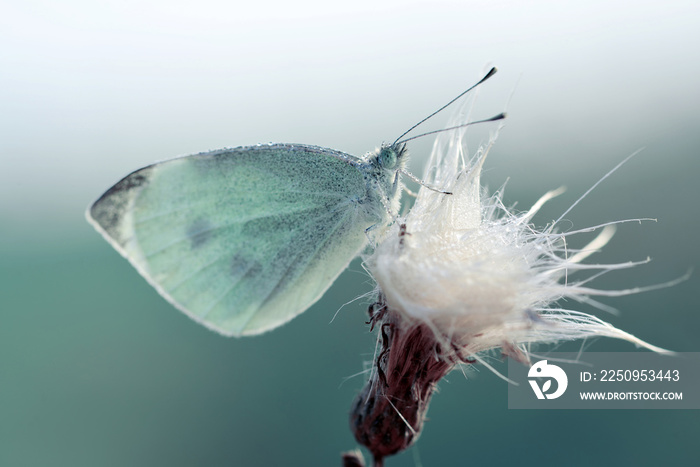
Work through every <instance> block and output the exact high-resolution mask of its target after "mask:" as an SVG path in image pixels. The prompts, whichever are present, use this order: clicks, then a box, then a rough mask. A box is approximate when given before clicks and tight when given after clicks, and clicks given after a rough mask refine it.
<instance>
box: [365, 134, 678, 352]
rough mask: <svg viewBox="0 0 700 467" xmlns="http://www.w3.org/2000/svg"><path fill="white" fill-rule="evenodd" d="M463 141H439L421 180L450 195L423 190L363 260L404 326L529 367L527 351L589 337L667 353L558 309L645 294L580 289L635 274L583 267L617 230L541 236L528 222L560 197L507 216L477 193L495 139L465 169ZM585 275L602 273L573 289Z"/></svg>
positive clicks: (494, 198) (493, 199) (445, 137)
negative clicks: (585, 238)
mask: <svg viewBox="0 0 700 467" xmlns="http://www.w3.org/2000/svg"><path fill="white" fill-rule="evenodd" d="M464 137H465V132H464V131H454V132H450V133H449V134H448V133H443V134H441V135H440V136H439V137H438V139H437V140H436V142H435V146H434V148H433V152H432V154H431V157H430V160H429V161H428V166H427V168H428V170H427V171H426V173H427V174H428V176H427V179H426V182H427V183H428V184H429V185H431V186H433V187H437V188H440V189H443V190H446V191H449V192H452V193H453V194H452V195H445V194H441V193H436V192H435V191H432V190H429V189H426V188H425V187H422V188H421V189H420V192H419V194H418V197H417V199H416V202H415V205H414V206H413V208H412V209H411V211H410V212H409V214H408V215H407V217H406V218H405V219H399V220H398V221H397V222H396V224H395V225H394V226H393V227H392V229H391V231H390V232H389V233H388V234H387V236H386V237H385V239H384V241H383V242H382V243H381V244H380V245H379V246H378V247H377V249H376V250H375V252H374V254H373V255H372V256H371V257H369V258H368V259H367V260H366V263H367V265H368V269H369V271H370V272H371V274H372V275H373V277H374V278H375V280H376V281H377V283H378V285H379V288H380V290H381V291H382V293H383V294H384V296H385V297H386V303H387V305H388V307H389V309H390V310H393V311H394V312H397V313H399V314H401V315H402V316H403V317H405V318H406V321H407V322H408V323H416V322H418V323H424V324H426V325H428V326H429V327H430V328H431V329H432V330H433V331H434V332H435V335H436V339H437V340H438V341H442V342H445V343H449V344H450V345H451V347H452V348H453V349H455V350H457V351H459V352H460V353H461V354H466V355H475V354H476V353H478V352H482V351H485V350H489V349H492V348H496V347H501V348H502V349H503V351H504V352H505V353H508V354H509V355H511V356H513V357H515V358H517V359H521V360H527V348H528V346H527V344H530V343H537V342H557V341H561V340H571V339H579V338H585V337H590V336H607V337H615V338H619V339H624V340H627V341H630V342H633V343H634V344H636V345H638V346H642V347H646V348H647V349H650V350H653V351H657V352H665V351H664V350H663V349H660V348H658V347H655V346H653V345H650V344H647V343H646V342H643V341H642V340H640V339H638V338H636V337H634V336H632V335H631V334H628V333H626V332H624V331H621V330H619V329H617V328H615V327H613V326H612V325H610V324H608V323H606V322H604V321H602V320H600V319H598V318H597V317H595V316H592V315H589V314H585V313H581V312H578V311H575V310H568V309H563V308H560V307H559V306H558V303H561V301H562V299H573V301H576V302H586V301H591V299H590V297H592V296H596V295H604V296H617V295H624V294H629V293H636V292H640V291H642V290H646V289H643V288H636V289H629V290H618V291H606V290H598V289H594V288H590V287H587V286H586V283H587V282H588V281H590V280H591V279H592V278H594V277H597V276H598V275H600V274H602V273H604V272H607V271H610V270H613V269H622V268H628V267H631V266H634V265H636V264H639V263H632V262H629V263H621V264H609V265H600V264H585V263H582V261H583V260H585V259H586V258H587V257H588V256H589V255H591V254H592V253H594V252H596V251H598V250H599V249H600V248H602V247H603V246H604V245H605V244H606V243H607V242H608V241H609V240H610V238H611V237H612V235H613V233H614V231H615V227H614V224H615V223H611V224H609V225H604V226H598V227H594V228H589V229H583V230H579V231H574V232H567V233H561V232H558V231H557V225H556V222H555V223H554V224H552V225H550V226H548V227H547V228H544V229H537V228H536V227H534V226H533V225H532V224H531V219H532V217H533V216H534V215H535V213H537V211H538V210H539V209H540V208H541V207H542V205H543V204H544V203H545V202H547V201H548V200H549V199H551V198H553V197H555V196H557V195H558V194H560V193H561V192H562V191H563V190H556V191H551V192H548V193H546V194H545V195H544V196H542V198H540V200H539V201H537V202H536V203H535V204H534V205H533V206H532V208H531V209H530V210H529V211H527V212H525V213H516V212H512V211H511V210H509V209H508V208H506V207H505V206H504V205H503V203H502V199H501V193H500V192H496V193H495V194H492V195H487V194H486V193H485V191H484V190H483V189H482V187H481V184H480V173H481V169H482V165H483V163H484V159H485V157H486V154H487V152H488V149H489V148H490V146H491V144H492V143H493V140H495V135H494V137H493V138H492V141H491V143H490V144H489V146H488V147H486V148H484V149H483V150H481V151H479V152H478V153H477V154H476V155H475V156H474V157H473V158H471V159H468V158H466V157H465V153H466V150H465V147H464V141H463V140H464ZM613 170H614V169H613ZM611 172H612V171H611ZM608 175H609V174H608ZM606 177H607V175H606ZM603 178H605V177H603ZM584 196H585V195H584ZM567 212H568V211H567ZM564 214H566V213H564ZM402 224H405V225H403V226H402ZM596 229H600V231H599V233H598V235H597V237H595V238H594V239H593V240H592V241H591V242H590V243H589V244H588V245H587V246H586V247H584V248H582V249H581V250H571V249H568V248H567V247H566V237H567V236H568V235H572V234H576V233H581V232H586V231H593V230H596ZM584 269H585V270H593V271H599V272H598V273H597V274H596V273H595V272H594V274H593V277H589V278H588V279H586V280H579V281H577V280H576V275H575V274H574V273H575V272H577V271H579V270H584ZM666 285H668V284H666Z"/></svg>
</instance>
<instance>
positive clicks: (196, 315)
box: [87, 144, 377, 336]
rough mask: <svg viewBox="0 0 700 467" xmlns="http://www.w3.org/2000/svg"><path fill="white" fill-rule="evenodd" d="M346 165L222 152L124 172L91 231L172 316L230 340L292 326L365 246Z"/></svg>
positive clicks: (94, 212)
mask: <svg viewBox="0 0 700 467" xmlns="http://www.w3.org/2000/svg"><path fill="white" fill-rule="evenodd" d="M357 162H358V160H357V159H356V158H354V157H353V156H350V155H347V154H343V153H340V152H336V151H332V150H330V149H324V148H318V147H314V146H299V145H282V144H277V145H269V146H252V147H244V148H237V149H225V150H221V151H213V152H209V153H202V154H197V155H193V156H187V157H182V158H179V159H173V160H170V161H166V162H162V163H158V164H154V165H152V166H148V167H145V168H143V169H141V170H138V171H136V172H133V173H132V174H130V175H128V176H127V177H125V178H124V179H122V180H121V181H120V182H119V183H117V184H116V185H114V186H113V187H112V188H111V189H109V190H108V191H107V192H106V193H105V194H104V195H103V196H102V197H101V198H100V199H98V200H97V201H96V202H95V203H94V204H93V205H92V206H91V207H90V208H89V210H88V213H87V216H88V220H90V222H91V223H92V224H93V225H94V226H95V228H96V229H97V230H98V231H100V233H102V235H103V236H104V237H105V238H106V239H107V240H108V241H109V242H110V243H111V244H112V245H113V246H114V247H115V248H116V249H117V250H118V251H119V252H120V253H121V254H122V255H123V256H125V257H126V258H127V259H128V260H129V261H130V262H131V263H132V264H133V265H134V266H135V267H136V269H137V270H138V271H139V272H140V273H141V274H142V275H143V276H144V277H145V278H146V279H147V280H148V282H149V283H150V284H151V285H153V286H154V287H155V288H156V289H157V290H158V292H159V293H160V294H161V295H163V297H165V298H166V299H167V300H168V301H170V302H171V303H172V304H173V305H175V306H176V307H177V308H179V309H180V310H182V311H183V312H184V313H186V314H187V315H189V316H190V317H191V318H193V319H194V320H196V321H198V322H201V323H202V324H204V325H206V326H207V327H209V328H212V329H214V330H216V331H218V332H220V333H222V334H225V335H230V336H240V335H252V334H259V333H261V332H264V331H266V330H269V329H272V328H275V327H277V326H279V325H281V324H283V323H285V322H286V321H289V320H290V319H292V318H293V317H294V316H296V315H298V314H299V313H301V312H302V311H304V310H305V309H306V308H308V307H309V306H310V305H311V304H313V303H314V302H315V301H316V300H318V299H319V298H320V297H321V295H322V294H323V293H324V292H325V291H326V289H328V287H329V286H330V285H331V283H332V282H333V280H334V279H335V278H336V277H337V276H338V275H339V274H340V273H341V272H342V271H343V270H344V269H345V268H346V267H347V265H348V264H349V262H350V261H351V260H352V259H353V258H354V257H355V256H356V255H357V254H358V253H359V252H360V251H361V249H362V248H363V247H364V246H365V243H366V237H365V233H364V230H365V229H366V228H367V227H369V226H370V225H372V224H373V223H375V222H377V220H374V219H371V218H368V217H369V216H368V215H367V214H366V212H367V210H366V209H360V204H361V203H359V202H358V201H361V200H363V199H365V198H366V190H367V188H366V184H365V181H364V177H363V174H362V172H361V171H360V169H359V168H358V165H357Z"/></svg>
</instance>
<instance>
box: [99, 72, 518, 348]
mask: <svg viewBox="0 0 700 467" xmlns="http://www.w3.org/2000/svg"><path fill="white" fill-rule="evenodd" d="M495 72H496V69H495V68H492V69H491V71H489V72H488V73H487V74H486V76H485V77H484V78H482V79H481V80H480V81H479V82H478V83H476V84H475V85H474V86H471V87H470V88H469V89H467V90H466V91H464V92H463V93H461V94H460V95H459V96H457V97H456V98H454V99H453V100H452V101H450V102H449V103H448V104H447V105H445V106H443V107H442V108H440V109H439V110H438V111H436V112H434V113H433V114H431V115H429V116H428V117H427V118H425V119H423V120H421V121H420V122H419V123H417V124H416V125H414V126H413V127H411V128H410V129H409V130H408V131H407V132H405V133H404V134H402V135H401V136H400V137H399V138H397V139H396V141H394V143H392V144H390V145H382V146H381V147H380V148H379V149H377V150H375V151H374V152H372V153H369V154H368V155H366V156H365V157H363V158H358V157H355V156H352V155H350V154H345V153H343V152H339V151H335V150H333V149H327V148H322V147H317V146H309V145H301V144H267V145H257V146H247V147H239V148H234V149H221V150H216V151H210V152H203V153H200V154H194V155H190V156H185V157H180V158H176V159H172V160H168V161H165V162H159V163H156V164H153V165H149V166H147V167H144V168H142V169H139V170H136V171H135V172H132V173H131V174H129V175H127V176H126V177H124V178H123V179H121V180H120V181H119V182H117V183H116V184H115V185H114V186H112V187H111V188H110V189H109V190H107V191H106V192H105V193H104V194H103V195H102V196H100V198H99V199H97V201H95V202H94V203H93V204H92V205H91V206H90V207H89V208H88V210H87V213H86V217H87V219H88V221H89V222H90V223H91V224H92V225H93V226H94V227H95V229H96V230H97V231H98V232H100V233H101V234H102V235H103V237H104V238H105V239H106V240H107V241H108V242H109V243H110V244H111V245H112V246H113V247H114V248H115V249H116V250H117V251H118V252H119V253H121V255H122V256H124V257H125V258H126V259H127V260H129V262H130V263H131V264H132V265H133V266H134V267H135V268H136V270H137V271H138V272H139V273H140V274H141V275H142V276H143V277H144V278H145V279H146V280H147V281H148V282H149V283H150V284H151V285H152V286H153V287H154V288H155V289H156V290H157V291H158V292H159V293H160V294H161V295H162V296H163V297H164V298H165V299H166V300H168V301H169V302H170V303H172V304H173V305H174V306H175V307H176V308H178V309H179V310H181V311H182V312H184V313H185V314H186V315H188V316H189V317H190V318H192V319H194V320H195V321H197V322H199V323H201V324H203V325H205V326H206V327H208V328H210V329H213V330H215V331H217V332H219V333H221V334H224V335H226V336H243V335H255V334H260V333H263V332H265V331H268V330H271V329H273V328H276V327H278V326H280V325H282V324H284V323H286V322H287V321H289V320H291V319H292V318H294V317H295V316H297V315H298V314H300V313H302V312H303V311H304V310H306V309H307V308H308V307H310V306H311V305H312V304H313V303H315V302H316V301H317V300H318V299H319V298H321V296H322V295H323V293H324V292H325V291H326V290H327V289H328V288H329V287H330V285H331V284H332V283H333V281H334V280H335V279H336V278H337V277H338V275H340V273H341V272H342V271H343V270H344V269H345V268H346V267H347V266H348V264H349V263H350V261H352V259H353V258H355V257H356V256H357V255H358V254H359V253H360V252H361V251H362V250H363V249H364V248H365V247H366V246H367V244H368V239H369V238H370V233H371V232H372V231H378V232H379V233H381V230H382V229H383V228H384V227H386V226H387V225H388V224H390V223H391V222H392V221H393V220H394V219H395V216H396V213H398V211H399V204H400V203H399V201H400V197H401V186H402V184H401V180H400V175H401V174H405V175H407V176H409V177H411V178H413V179H414V180H417V179H416V178H415V177H413V176H412V175H411V174H410V173H409V172H407V171H406V169H405V165H406V161H407V150H406V144H405V143H406V141H409V140H411V139H415V138H417V137H419V136H423V135H425V134H432V133H435V132H429V133H424V134H423V135H419V136H416V137H413V138H408V139H404V140H401V138H402V137H403V136H405V135H406V134H407V133H408V132H410V131H411V130H413V129H414V128H415V127H417V126H418V125H420V124H421V123H423V122H424V121H426V120H427V119H428V118H430V117H432V116H433V115H435V114H436V113H438V112H440V111H441V110H443V109H444V108H445V107H447V106H448V105H450V104H451V103H453V102H454V101H456V100H457V99H458V98H459V97H461V96H462V95H464V94H465V93H467V92H468V91H470V90H471V89H473V88H474V87H476V86H477V85H479V84H481V83H482V82H484V81H485V80H486V79H488V78H489V77H490V76H492V75H493V74H494V73H495ZM501 118H505V115H504V114H499V115H497V116H496V117H492V118H490V119H487V120H481V121H477V122H471V123H470V124H472V123H481V122H484V121H493V120H499V119H501ZM460 126H464V125H460ZM450 129H451V128H447V129H444V130H438V131H446V130H450ZM417 181H418V180H417ZM427 188H430V187H427ZM430 189H433V188H430ZM437 191H439V190H437Z"/></svg>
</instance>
